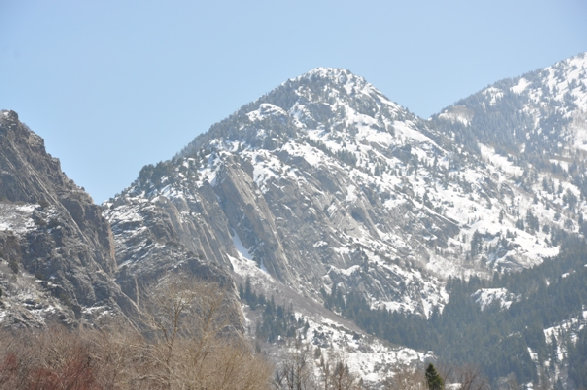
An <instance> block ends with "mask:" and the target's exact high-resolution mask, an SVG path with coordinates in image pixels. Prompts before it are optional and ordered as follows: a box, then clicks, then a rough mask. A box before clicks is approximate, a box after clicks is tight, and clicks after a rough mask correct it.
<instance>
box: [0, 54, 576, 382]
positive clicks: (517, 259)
mask: <svg viewBox="0 0 587 390" xmlns="http://www.w3.org/2000/svg"><path fill="white" fill-rule="evenodd" d="M573 58H579V59H578V60H576V61H574V60H573V59H569V60H565V61H561V62H559V63H557V64H555V65H554V66H553V67H550V68H547V69H546V70H539V71H534V72H529V73H527V74H525V75H523V76H520V77H518V78H516V79H511V80H510V81H507V80H506V81H498V82H497V83H495V84H492V86H489V87H487V88H485V89H483V90H482V91H481V92H479V93H477V94H474V95H472V97H469V98H465V99H463V100H461V101H459V102H457V103H456V104H455V105H453V106H449V107H447V108H445V109H444V110H443V111H441V112H440V113H439V114H436V115H433V116H432V117H431V118H430V119H428V120H425V119H422V118H419V117H417V116H416V115H415V114H413V113H411V112H409V110H407V109H406V108H404V107H402V106H400V105H398V104H396V103H393V102H391V101H389V100H388V99H387V98H386V97H385V96H384V95H383V94H382V93H381V92H380V91H378V90H377V89H376V88H375V87H374V86H373V85H371V84H369V83H368V82H367V81H366V80H365V79H364V78H362V77H360V76H355V75H353V74H352V73H351V72H350V71H348V70H345V69H331V68H316V69H312V70H310V71H308V72H306V73H304V74H303V75H300V76H298V77H296V78H292V79H289V80H287V81H285V82H284V83H282V84H280V85H279V86H278V87H277V88H275V89H274V90H272V91H270V92H269V93H267V94H266V95H264V96H263V97H261V98H259V99H257V100H256V101H254V102H252V103H249V104H246V105H244V106H242V107H241V108H240V109H238V110H237V111H236V112H235V113H233V114H232V115H230V116H229V117H228V118H226V119H225V120H222V121H220V122H218V123H216V124H214V125H212V126H211V128H210V130H209V131H208V132H206V133H204V134H201V135H199V136H198V137H196V138H195V139H194V140H193V141H191V142H190V143H189V144H188V145H186V147H185V148H183V149H182V150H181V151H180V152H178V154H176V155H175V156H174V157H173V158H172V159H170V160H167V161H162V162H160V163H158V164H156V165H146V166H145V167H143V168H142V169H141V171H140V173H139V175H138V177H137V179H136V180H135V181H134V182H133V183H132V184H131V185H130V186H129V187H128V188H126V189H124V190H123V191H122V192H121V193H119V194H117V195H116V196H114V197H113V198H111V199H110V200H108V201H107V202H105V203H104V204H103V206H102V211H101V213H103V215H104V218H105V222H107V225H108V226H109V229H111V232H112V237H113V240H114V241H113V242H114V246H113V249H114V251H115V253H114V255H113V256H110V258H111V259H113V260H114V259H115V261H116V264H113V265H112V267H111V268H109V269H108V275H109V278H110V280H111V281H115V283H116V285H117V286H120V290H121V292H122V293H123V294H124V296H125V297H126V298H124V299H128V300H129V304H130V305H131V306H132V302H137V301H138V299H139V293H138V289H139V287H137V286H139V283H138V281H141V283H142V286H140V287H141V288H143V287H147V286H149V285H153V284H154V285H156V284H158V283H159V282H160V281H161V280H162V279H164V278H165V275H168V274H170V273H174V272H179V273H180V274H185V275H192V276H197V275H199V276H200V277H203V278H204V279H212V280H216V281H219V283H221V284H223V285H225V286H227V288H228V290H229V291H232V292H231V294H232V295H231V297H232V298H231V302H232V305H233V307H236V306H237V305H238V302H239V293H237V291H236V290H237V285H238V284H241V285H243V284H245V282H247V281H248V283H250V285H251V286H252V288H253V290H254V291H256V292H257V293H260V294H265V295H266V296H267V297H270V296H274V297H275V298H276V301H277V303H278V304H281V305H283V306H284V307H285V306H291V307H292V310H293V311H294V314H295V315H296V316H298V317H299V318H305V319H306V320H307V321H308V324H309V325H308V326H309V328H310V330H311V332H310V333H308V335H306V336H304V342H305V343H306V344H307V345H310V346H324V345H328V344H329V343H330V344H332V345H337V348H339V349H341V350H342V349H345V348H347V352H348V354H349V356H351V357H352V358H350V359H351V363H352V365H353V367H355V368H356V369H357V370H358V371H359V372H361V373H363V374H364V375H371V374H373V375H375V371H377V372H378V374H377V375H383V371H382V370H383V369H382V368H381V367H383V366H381V367H379V369H376V368H375V367H376V366H377V365H376V364H373V365H371V366H370V367H369V368H366V366H365V367H363V366H361V365H360V364H359V362H360V361H361V359H362V356H363V357H364V356H367V355H365V353H372V354H375V355H377V356H380V357H381V358H382V359H383V360H385V359H386V358H385V356H387V355H386V354H389V356H392V355H393V356H395V358H393V359H391V360H385V361H386V362H387V363H386V364H391V365H393V364H398V363H400V362H401V361H402V360H401V359H400V358H399V356H400V355H401V354H402V352H401V349H398V348H399V347H398V346H393V345H391V346H390V345H387V344H385V345H379V344H377V346H376V347H375V345H376V343H375V344H374V343H373V342H369V341H368V340H369V337H372V335H368V334H367V332H366V331H364V330H361V329H359V328H358V327H357V326H355V325H353V321H355V322H356V321H357V318H355V317H349V318H344V317H342V315H343V314H344V313H345V310H346V309H345V308H344V305H345V304H346V302H347V300H348V302H349V304H350V303H351V302H350V300H351V299H352V300H353V302H354V304H358V303H357V302H362V303H361V305H364V307H362V310H368V311H370V313H374V312H378V313H384V312H387V313H389V315H396V316H400V317H394V318H396V319H397V318H399V319H400V320H402V318H403V317H401V316H405V317H406V318H407V319H411V318H419V319H421V320H414V321H416V323H417V321H433V320H437V318H438V316H439V315H441V314H442V313H443V310H444V309H445V308H446V307H450V308H451V310H454V309H453V307H452V306H449V305H450V303H451V302H452V301H451V299H452V298H451V297H452V295H451V294H453V293H454V290H453V289H454V286H453V285H454V280H459V279H462V280H472V281H473V282H475V280H477V279H476V278H478V277H480V278H481V280H485V281H490V280H499V276H500V275H508V274H513V273H523V272H525V271H524V270H527V269H531V268H533V267H534V268H535V267H536V266H538V265H539V264H542V263H543V262H544V261H545V260H548V259H550V258H554V257H556V256H557V255H559V253H560V249H561V247H562V245H563V244H562V243H563V242H565V241H564V239H565V237H567V236H570V235H572V236H577V237H579V240H583V241H584V239H585V234H586V231H587V227H586V225H585V222H584V215H585V213H586V211H587V203H586V200H585V194H586V192H585V188H586V187H585V183H587V181H586V180H585V171H586V170H585V169H583V168H582V167H585V163H586V161H585V160H586V159H585V154H584V153H583V152H582V147H583V146H582V145H583V144H581V143H579V144H577V141H576V140H577V136H575V137H576V138H574V139H573V138H572V137H569V136H568V134H583V133H582V131H583V130H584V129H587V126H585V123H586V118H587V116H582V115H583V114H582V113H583V112H584V111H585V108H586V107H585V105H584V103H585V104H587V100H586V98H585V96H587V94H585V93H584V92H585V89H586V88H585V85H586V83H587V75H586V73H585V66H584V65H583V67H582V68H581V66H579V65H580V64H584V63H585V61H584V59H585V55H584V54H583V55H582V56H581V55H580V56H577V57H573ZM577 63H579V65H577ZM565 64H566V65H565ZM552 69H555V70H556V69H558V72H559V73H558V76H556V78H555V79H556V80H559V81H560V82H559V83H558V84H556V85H562V84H564V83H565V82H566V81H565V80H566V79H565V77H566V76H565V75H566V74H569V73H573V72H575V73H576V74H577V75H576V77H574V78H569V80H571V79H572V80H578V81H575V84H573V85H575V86H573V87H572V88H571V82H567V84H565V85H567V89H569V91H571V92H572V93H571V92H569V93H570V96H571V98H573V99H574V100H573V99H571V100H569V99H570V98H565V97H564V96H566V95H568V94H562V95H561V94H560V93H558V92H557V93H556V94H554V93H555V89H556V88H554V87H553V88H547V87H548V86H549V85H550V84H549V83H550V81H552V80H554V79H553V77H555V75H556V71H555V70H552ZM581 69H582V70H581ZM575 73H573V74H575ZM529 75H533V76H532V77H534V79H533V81H532V83H530V82H529V83H528V84H527V85H526V84H524V83H523V82H521V81H520V80H523V79H526V78H528V79H529V78H530V76H529ZM561 80H562V81H561ZM561 83H562V84H561ZM553 85H554V84H553ZM544 86H546V87H544ZM561 88H562V87H560V88H559V89H561ZM499 91H502V92H499ZM528 91H541V94H538V93H537V92H528ZM524 93H527V96H526V95H524ZM553 94H554V95H553ZM551 95H552V96H551ZM520 96H521V97H520ZM560 96H562V98H560V99H558V98H559V97H560ZM534 98H535V99H534ZM533 99H534V100H533ZM552 102H556V104H554V103H553V106H552V107H551V103H552ZM2 115H4V117H6V118H8V117H9V116H10V115H13V114H11V113H9V112H7V114H6V113H3V114H2ZM549 126H550V127H549ZM570 126H575V127H572V128H571V127H570ZM496 129H499V131H497V130H496ZM557 129H558V131H557ZM547 130H548V131H547ZM516 132H520V133H523V132H527V133H526V134H527V135H528V136H527V137H526V136H523V137H520V134H518V133H516ZM573 132H574V133H573ZM559 133H560V134H559ZM580 139H581V138H580V137H579V140H580ZM522 141H523V142H522ZM520 142H522V143H520ZM565 142H566V143H569V142H571V143H572V145H573V147H566V146H565V144H564V143H565ZM37 143H38V141H37ZM559 143H561V145H562V146H559ZM32 144H35V143H34V142H32ZM522 144H523V145H524V148H523V149H522V148H521V146H520V145H522ZM540 145H544V149H543V153H542V154H539V153H536V151H537V150H540V147H541V146H540ZM577 145H579V146H578V147H577ZM520 150H521V152H520V153H517V152H516V151H520ZM550 160H555V162H552V161H550ZM564 161H567V164H566V165H565V164H563V162H564ZM6 165H8V163H6ZM57 168H58V167H53V168H52V169H50V170H52V171H53V170H57ZM2 169H4V167H3V168H2ZM582 169H583V170H582ZM4 177H5V176H2V178H4ZM11 177H16V174H14V173H12V174H11ZM62 180H64V179H62ZM27 187H28V186H27ZM5 188H8V187H5ZM8 196H9V195H5V197H8ZM15 199H16V198H15ZM13 200H14V199H12V200H11V202H12V201H13ZM65 202H66V201H65ZM66 203H67V202H66ZM10 207H12V209H14V210H15V211H14V212H13V214H14V215H15V217H14V218H13V219H10V220H7V221H4V222H3V223H4V225H3V224H2V223H0V233H2V232H3V231H6V232H8V231H16V232H17V233H18V230H17V228H16V227H15V226H16V225H15V223H14V222H12V221H14V220H17V218H21V217H22V215H25V218H24V219H23V218H21V219H23V220H24V221H25V222H23V223H24V224H25V225H26V223H29V224H30V220H29V219H27V218H28V217H26V215H28V214H27V213H29V211H27V210H29V209H26V208H18V207H21V206H13V205H11V206H10ZM31 207H32V206H31ZM35 207H36V206H35ZM90 208H91V207H90ZM12 209H11V210H12ZM79 209H80V208H79V207H75V203H72V205H70V207H68V210H70V211H69V215H71V216H72V218H73V219H74V220H75V217H74V216H75V215H76V212H77V213H78V214H79V213H80V211H79ZM35 210H36V208H35V209H31V211H30V212H33V211H35ZM81 210H84V208H83V207H82V208H81ZM35 212H36V211H35ZM101 213H100V215H102V214H101ZM79 215H80V216H79V217H78V219H79V220H80V221H82V222H80V223H83V216H84V215H85V214H84V213H83V212H82V213H81V214H79ZM11 218H12V217H11ZM27 221H28V222H27ZM4 226H7V228H5V227H4ZM2 229H4V230H2ZM18 229H24V228H21V227H19V228H18ZM7 234H8V233H7ZM100 237H101V236H100ZM105 246H106V247H108V245H107V242H106V244H105ZM7 263H8V262H7ZM496 278H497V279H496ZM451 280H452V281H453V283H452V285H451V284H450V283H449V281H451ZM463 283H464V282H463ZM451 286H452V287H451ZM473 286H474V283H473ZM510 290H511V286H509V289H508V287H503V286H495V287H493V286H491V285H488V286H486V287H483V288H481V287H479V288H477V289H476V290H473V291H472V293H471V294H469V297H468V298H466V299H470V300H471V302H469V303H470V304H471V306H470V307H479V310H480V311H481V312H483V311H485V310H489V311H491V310H494V309H495V307H496V305H495V304H492V303H491V302H498V303H499V304H498V305H497V307H499V309H498V310H503V311H507V310H509V308H510V307H512V306H513V307H517V306H516V304H518V303H520V302H523V297H521V295H520V294H518V293H514V292H512V291H510ZM461 298H462V297H461ZM240 299H242V296H241V297H240ZM462 299H464V298H462ZM241 304H242V312H241V313H240V314H239V313H236V312H237V311H238V310H235V313H234V316H233V318H234V321H233V322H234V324H235V326H236V327H237V328H239V327H240V329H241V330H245V326H244V324H246V323H249V324H251V323H252V324H254V321H255V320H254V318H255V310H253V309H252V308H251V307H249V306H248V305H246V304H244V303H243V302H242V301H241ZM467 307H469V306H467ZM488 308H489V309H488ZM80 310H82V309H81V308H80ZM382 315H383V314H382ZM239 316H244V318H240V317H239ZM562 320H563V319H562V318H561V321H562ZM398 321H399V320H398ZM402 321H403V320H402ZM410 321H411V320H410ZM578 321H579V320H578ZM579 323H581V322H580V321H579ZM398 326H399V325H398ZM545 332H546V330H545ZM349 337H351V338H353V339H355V337H356V340H357V342H356V343H351V344H352V347H351V346H350V344H349V345H347V346H345V343H344V341H343V340H348V338H349ZM370 345H371V346H372V347H373V348H371V349H369V348H370ZM394 351H395V352H394ZM524 353H525V352H524ZM541 353H542V352H541ZM362 354H363V355H362ZM405 354H406V356H410V359H408V362H412V363H413V362H414V361H417V360H423V359H431V358H432V356H430V355H427V354H423V353H418V352H415V351H413V350H407V349H406V350H405ZM529 356H530V355H529ZM540 356H541V358H540V359H543V358H544V356H543V355H540ZM394 359H395V360H394ZM528 359H530V357H528ZM528 361H530V360H528ZM404 363H407V362H406V361H404ZM539 363H540V362H539ZM561 364H562V363H561ZM537 365H539V364H538V363H537ZM561 367H562V366H561ZM526 368H527V366H524V369H526ZM369 370H371V371H369ZM378 370H379V371H378ZM499 374H500V375H505V374H507V373H503V372H499ZM525 375H526V377H525V378H526V379H528V380H530V379H533V378H534V377H532V375H528V374H525Z"/></svg>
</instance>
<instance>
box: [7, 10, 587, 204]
mask: <svg viewBox="0 0 587 390" xmlns="http://www.w3.org/2000/svg"><path fill="white" fill-rule="evenodd" d="M586 3H587V2H585V1H584V0H552V1H530V0H504V1H502V0H492V1H474V0H468V1H454V0H453V1H438V0H436V1H405V0H404V1H368V0H362V1H352V2H351V1H320V0H313V1H305V0H299V1H285V0H273V1H206V2H199V1H174V0H168V1H149V0H137V1H126V0H122V1H120V0H118V1H110V0H100V1H89V0H87V1H85V0H75V1H73V0H72V1H60V0H53V1H47V0H39V1H32V0H31V1H23V0H14V1H9V0H0V53H1V55H0V80H1V81H0V108H10V109H14V110H16V111H17V112H18V113H19V115H20V119H21V120H22V121H24V122H25V123H27V124H28V125H29V126H30V127H31V128H32V129H33V130H34V131H35V132H37V133H38V134H39V135H40V136H42V137H43V138H44V139H45V144H46V147H47V150H48V151H49V152H50V153H51V154H52V155H54V156H56V157H58V158H59V159H60V160H61V163H62V167H63V170H64V171H65V173H66V174H68V175H69V176H70V177H71V178H73V179H74V180H75V181H76V182H77V183H78V184H79V185H81V186H84V187H85V188H86V190H87V191H88V192H89V193H90V194H91V195H92V196H93V197H94V200H95V201H96V202H98V203H101V202H102V201H104V200H106V199H107V198H108V197H110V196H112V195H114V194H115V193H116V192H119V191H120V190H122V189H123V188H124V187H126V186H128V185H129V184H130V183H131V182H132V181H133V180H134V179H135V178H136V176H137V175H138V172H139V170H140V168H141V167H142V166H143V165H145V164H148V163H156V162H158V161H161V160H166V159H169V158H171V157H172V156H173V155H174V154H175V153H176V152H178V151H179V150H180V149H181V148H182V147H183V146H185V145H186V144H187V143H188V142H189V141H190V140H192V139H193V138H194V137H195V136H196V135H198V134H200V133H202V132H204V131H206V130H207V129H208V128H209V126H210V125H211V124H212V123H214V122H217V121H219V120H222V119H223V118H225V117H226V116H228V115H229V114H231V113H232V112H234V111H236V110H237V109H238V108H239V107H240V106H241V105H243V104H246V103H248V102H250V101H252V100H254V99H256V98H258V97H260V96H261V95H263V94H265V93H267V92H269V91H270V90H271V89H273V88H275V87H276V86H277V85H279V84H280V83H281V82H283V81H285V80H286V79H287V78H290V77H295V76H297V75H299V74H301V73H304V72H306V71H308V70H309V69H311V68H314V67H340V68H348V69H350V70H351V71H353V72H354V73H356V74H359V75H361V76H364V77H365V78H366V79H367V80H368V81H370V82H371V83H373V84H374V85H375V86H376V87H377V88H379V89H380V90H381V91H382V92H383V93H384V94H385V95H386V96H387V97H388V98H390V99H391V100H393V101H395V102H397V103H399V104H401V105H404V106H406V107H408V108H409V109H410V110H411V111H413V112H415V113H416V114H418V115H420V116H422V117H427V116H429V115H430V114H432V113H435V112H438V111H440V109H442V108H443V107H444V106H447V105H449V104H451V103H454V102H455V101H456V100H458V99H460V98H464V97H466V96H468V95H470V94H471V93H474V92H476V91H478V90H479V89H481V88H483V87H485V86H486V85H488V84H490V83H492V82H494V81H497V80H499V79H501V78H504V77H513V76H517V75H520V74H521V73H524V72H526V71H529V70H533V69H536V68H542V67H546V66H549V65H551V64H553V63H554V62H556V61H559V60H562V59H564V58H567V57H570V56H573V55H576V54H578V53H580V52H582V51H586V50H587V5H586Z"/></svg>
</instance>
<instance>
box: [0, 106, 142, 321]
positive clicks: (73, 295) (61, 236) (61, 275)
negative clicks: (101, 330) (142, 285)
mask: <svg viewBox="0 0 587 390" xmlns="http://www.w3.org/2000/svg"><path fill="white" fill-rule="evenodd" d="M0 209H1V213H0V267H2V268H3V271H4V272H2V274H1V275H2V276H1V282H0V283H1V285H2V290H3V295H2V305H3V308H4V310H3V317H4V318H3V321H2V323H3V325H4V326H10V325H11V324H14V323H21V324H23V325H25V326H29V325H30V326H36V325H42V324H43V323H45V322H46V320H48V319H56V320H59V321H62V322H77V321H80V320H87V321H90V322H99V318H101V317H103V318H104V319H106V318H109V317H111V316H117V315H122V314H123V312H126V313H132V312H133V311H134V310H135V308H134V304H133V302H132V301H131V300H130V299H129V298H128V297H127V296H126V295H125V294H123V293H122V291H121V290H120V287H119V286H118V285H117V284H116V282H115V280H114V273H115V272H116V269H117V264H116V260H115V258H114V242H113V237H112V233H111V230H110V225H109V223H108V222H107V221H106V219H105V218H104V216H103V215H102V210H101V208H100V206H97V205H95V204H94V203H93V201H92V199H91V197H90V196H89V195H88V194H87V193H86V192H85V191H83V190H82V189H81V188H79V187H78V186H77V185H75V184H74V183H73V181H72V180H71V179H69V178H68V177H67V176H66V175H65V174H64V173H63V172H62V171H61V167H60V163H59V160H57V159H56V158H53V157H52V156H50V155H49V154H48V153H47V152H46V151H45V147H44V143H43V140H42V139H41V138H40V137H39V136H37V135H36V134H35V133H33V132H32V131H31V130H30V129H29V128H28V127H27V126H26V125H25V124H23V123H21V122H20V121H19V119H18V115H17V114H16V113H15V112H14V111H1V112H0ZM27 308H31V309H30V310H29V309H27Z"/></svg>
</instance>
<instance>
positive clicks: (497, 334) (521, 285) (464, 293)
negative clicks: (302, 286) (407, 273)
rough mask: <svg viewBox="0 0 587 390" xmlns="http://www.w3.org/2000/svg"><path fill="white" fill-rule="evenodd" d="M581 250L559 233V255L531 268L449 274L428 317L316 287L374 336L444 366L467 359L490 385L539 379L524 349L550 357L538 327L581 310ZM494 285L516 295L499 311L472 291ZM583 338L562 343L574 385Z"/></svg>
mask: <svg viewBox="0 0 587 390" xmlns="http://www.w3.org/2000/svg"><path fill="white" fill-rule="evenodd" d="M586 253H587V246H586V244H585V241H584V240H583V239H577V238H573V237H570V236H567V237H564V240H563V245H562V250H561V254H560V255H559V256H557V257H555V258H553V259H550V260H547V261H545V262H544V263H543V264H541V265H539V266H536V267H534V268H532V269H529V270H525V271H523V272H520V273H512V274H504V275H496V276H495V277H494V278H493V280H491V281H482V280H480V279H478V278H471V279H470V280H469V281H468V282H465V281H461V280H451V281H449V283H448V286H447V289H448V292H449V294H450V299H449V303H448V304H447V305H446V306H445V308H444V310H443V312H442V313H438V312H435V313H433V314H432V315H431V316H430V318H428V319H425V318H422V317H420V316H416V315H412V314H409V313H403V312H393V313H391V312H389V311H386V310H372V309H371V308H370V305H369V303H368V302H367V301H366V300H365V299H364V298H363V297H362V296H361V295H360V294H358V293H354V292H350V293H348V294H346V295H344V296H343V295H342V294H341V293H340V292H339V291H337V289H336V288H333V289H332V290H331V292H330V293H329V294H326V292H323V295H324V301H325V306H326V307H328V308H332V309H335V310H336V311H339V312H341V314H342V315H343V316H345V317H348V318H351V319H353V320H354V321H355V322H356V323H357V324H358V325H359V326H361V327H362V328H363V329H364V330H366V331H367V332H369V333H371V334H374V335H376V336H378V337H381V338H383V339H386V340H389V341H391V342H393V343H396V344H400V345H405V346H408V347H411V348H414V349H418V350H432V351H435V352H436V353H437V354H438V356H439V359H440V360H442V361H446V362H450V363H451V364H457V365H460V364H467V363H471V362H474V363H475V364H478V365H479V366H480V367H481V369H482V371H483V373H484V374H485V375H486V376H487V377H489V378H491V379H492V381H493V384H494V385H496V381H497V380H498V378H504V377H509V376H512V375H514V376H515V377H516V378H517V381H518V382H519V383H528V382H534V383H538V382H542V381H544V380H546V378H544V377H540V375H546V376H554V373H549V372H543V373H539V372H538V370H537V368H536V364H535V362H533V360H532V357H531V356H530V353H529V351H528V348H530V349H531V350H532V352H533V353H536V354H538V358H539V361H540V362H544V361H546V360H548V359H558V357H557V356H556V350H557V348H556V345H554V346H553V345H552V344H553V343H556V342H557V341H556V340H546V339H545V336H544V329H546V328H549V327H551V326H554V325H556V324H557V323H560V322H561V321H563V320H565V319H567V318H572V317H576V316H578V315H579V316H580V315H582V310H583V307H584V306H585V305H586V304H587V284H586V283H585V280H587V267H585V266H584V263H585V254H586ZM500 287H505V288H507V289H508V291H509V292H510V293H513V294H514V295H517V294H519V297H520V299H519V300H518V301H517V302H513V303H512V305H511V306H510V308H509V309H508V310H502V308H501V306H500V304H499V302H495V303H494V304H492V305H489V306H488V307H486V308H485V309H484V310H481V306H480V305H479V304H478V303H477V302H475V300H474V298H473V297H472V295H473V294H474V293H475V292H476V291H477V290H479V289H481V288H500ZM584 336H585V335H584V332H582V333H581V334H580V335H579V341H578V342H577V345H576V347H573V344H572V343H570V342H568V343H567V345H565V346H564V347H565V348H567V349H568V350H569V351H570V352H569V361H570V364H571V367H570V371H569V374H570V375H571V374H572V375H574V377H573V378H572V379H573V380H574V382H575V385H576V388H584V387H586V386H587V382H585V375H583V374H582V372H584V368H585V367H586V366H587V357H586V355H585V354H583V355H581V352H582V351H583V349H584V348H585V347H584V343H585V340H584ZM581 337H583V338H581ZM582 343H583V344H582ZM581 348H583V349H581ZM571 358H572V361H571ZM552 361H556V360H552ZM553 369H554V368H553Z"/></svg>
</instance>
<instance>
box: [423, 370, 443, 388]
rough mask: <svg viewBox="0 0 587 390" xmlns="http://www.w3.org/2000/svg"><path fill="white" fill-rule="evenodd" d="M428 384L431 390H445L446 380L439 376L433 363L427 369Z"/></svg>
mask: <svg viewBox="0 0 587 390" xmlns="http://www.w3.org/2000/svg"><path fill="white" fill-rule="evenodd" d="M426 384H427V385H428V389H429V390H442V389H444V379H442V377H441V376H440V375H439V374H438V372H437V371H436V368H434V365H433V364H432V363H430V364H429V365H428V368H426Z"/></svg>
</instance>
